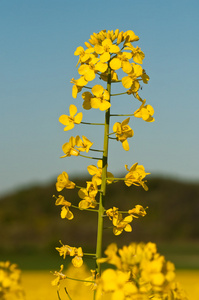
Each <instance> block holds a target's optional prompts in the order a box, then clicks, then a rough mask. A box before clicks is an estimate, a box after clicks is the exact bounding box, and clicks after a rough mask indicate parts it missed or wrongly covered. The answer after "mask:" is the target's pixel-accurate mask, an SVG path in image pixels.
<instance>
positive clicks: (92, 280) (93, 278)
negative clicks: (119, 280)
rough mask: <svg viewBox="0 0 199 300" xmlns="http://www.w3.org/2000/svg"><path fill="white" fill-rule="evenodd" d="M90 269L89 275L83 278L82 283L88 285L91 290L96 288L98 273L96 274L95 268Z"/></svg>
mask: <svg viewBox="0 0 199 300" xmlns="http://www.w3.org/2000/svg"><path fill="white" fill-rule="evenodd" d="M90 271H91V276H90V277H87V278H85V282H84V284H85V285H86V286H90V288H91V290H92V291H94V290H96V288H97V283H96V278H97V277H98V275H99V274H98V273H97V274H96V270H90ZM88 281H90V282H88Z"/></svg>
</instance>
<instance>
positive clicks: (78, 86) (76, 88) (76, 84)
mask: <svg viewBox="0 0 199 300" xmlns="http://www.w3.org/2000/svg"><path fill="white" fill-rule="evenodd" d="M71 83H73V88H72V96H73V98H75V99H76V98H77V94H78V93H79V92H81V90H82V88H83V87H84V86H85V85H86V84H87V83H88V81H87V80H85V79H84V76H81V77H80V78H79V79H77V80H75V79H74V78H72V79H71Z"/></svg>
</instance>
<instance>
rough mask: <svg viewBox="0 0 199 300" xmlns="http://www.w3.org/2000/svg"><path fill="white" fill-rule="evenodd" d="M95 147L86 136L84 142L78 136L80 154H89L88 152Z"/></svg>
mask: <svg viewBox="0 0 199 300" xmlns="http://www.w3.org/2000/svg"><path fill="white" fill-rule="evenodd" d="M92 145H93V143H91V141H89V139H88V138H87V137H85V136H84V135H82V140H81V139H80V137H79V136H78V135H77V136H76V146H77V149H78V151H80V152H84V151H86V152H87V153H88V151H89V150H90V147H91V146H92Z"/></svg>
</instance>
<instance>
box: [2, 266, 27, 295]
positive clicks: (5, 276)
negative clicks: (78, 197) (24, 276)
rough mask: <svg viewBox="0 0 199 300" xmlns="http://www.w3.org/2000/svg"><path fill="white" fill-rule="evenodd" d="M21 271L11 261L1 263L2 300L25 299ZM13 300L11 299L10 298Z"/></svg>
mask: <svg viewBox="0 0 199 300" xmlns="http://www.w3.org/2000/svg"><path fill="white" fill-rule="evenodd" d="M20 280H21V271H20V270H19V268H18V266H17V265H16V264H11V263H10V262H9V261H6V262H3V261H1V262H0V299H2V300H4V299H8V298H7V297H9V296H10V297H12V299H24V297H23V296H24V292H23V289H22V287H21V285H20ZM15 296H16V298H15ZM10 299H11V298H10Z"/></svg>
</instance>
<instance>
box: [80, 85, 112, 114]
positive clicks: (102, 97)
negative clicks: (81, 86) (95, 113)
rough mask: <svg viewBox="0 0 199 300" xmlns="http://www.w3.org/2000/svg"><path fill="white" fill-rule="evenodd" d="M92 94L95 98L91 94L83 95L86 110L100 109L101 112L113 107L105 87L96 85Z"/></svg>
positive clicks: (85, 93)
mask: <svg viewBox="0 0 199 300" xmlns="http://www.w3.org/2000/svg"><path fill="white" fill-rule="evenodd" d="M92 93H93V95H94V96H93V95H92V94H91V93H90V92H84V93H83V94H82V98H83V99H84V102H83V105H82V106H83V108H84V109H87V110H89V109H91V108H95V109H97V108H99V109H100V110H101V111H104V110H107V109H108V108H109V107H111V104H110V102H109V99H110V95H109V92H108V91H107V90H106V89H104V88H103V86H101V85H99V84H97V85H95V86H94V87H93V88H92Z"/></svg>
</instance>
